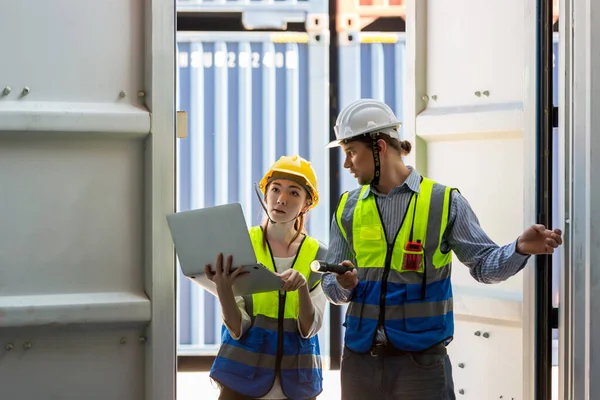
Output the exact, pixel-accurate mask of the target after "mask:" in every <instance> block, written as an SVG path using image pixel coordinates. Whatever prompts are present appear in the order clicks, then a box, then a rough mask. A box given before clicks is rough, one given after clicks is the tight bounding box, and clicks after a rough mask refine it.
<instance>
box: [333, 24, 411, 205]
mask: <svg viewBox="0 0 600 400" xmlns="http://www.w3.org/2000/svg"><path fill="white" fill-rule="evenodd" d="M338 43H339V65H340V67H339V79H340V82H339V103H340V104H339V108H340V110H341V109H342V108H343V107H345V106H346V105H347V104H348V103H350V102H352V101H354V100H356V99H359V98H361V97H372V98H375V99H378V100H381V101H385V102H386V103H387V104H388V105H389V106H390V107H391V108H392V110H393V111H394V112H395V113H396V115H397V116H398V118H399V119H400V120H401V121H402V120H403V116H404V51H405V49H406V40H405V34H404V33H387V32H386V33H382V32H377V33H376V32H341V33H340V34H339V40H338ZM402 132H403V131H402ZM343 162H344V160H343V157H340V169H343V167H342V165H343ZM340 179H341V183H340V188H341V190H342V192H344V191H346V190H351V189H353V188H355V187H356V186H357V185H358V183H357V182H356V179H354V178H353V177H352V175H351V174H350V173H348V172H347V171H342V172H341V173H340ZM340 194H341V193H339V194H337V195H338V196H339V195H340Z"/></svg>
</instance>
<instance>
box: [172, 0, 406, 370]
mask: <svg viewBox="0 0 600 400" xmlns="http://www.w3.org/2000/svg"><path fill="white" fill-rule="evenodd" d="M332 1H334V0H332ZM332 13H333V14H332ZM177 15H178V33H177V47H178V54H177V61H178V76H177V91H178V95H177V99H178V104H177V109H178V110H180V111H186V112H187V115H188V122H189V136H188V137H187V138H185V139H180V140H178V154H177V157H178V177H177V179H178V210H180V211H184V210H190V209H197V208H202V207H208V206H213V205H219V204H224V203H231V202H239V203H241V204H242V207H243V209H244V213H245V215H246V218H247V222H248V224H249V225H250V224H257V223H259V222H260V221H261V219H262V218H264V216H263V214H262V209H261V207H260V204H259V203H258V201H257V199H256V196H255V194H254V191H253V185H254V183H257V182H259V181H260V179H261V177H262V174H263V173H264V172H265V171H266V170H267V169H268V168H269V166H270V165H271V164H272V163H273V162H274V161H275V160H276V159H278V158H279V157H280V156H282V155H284V154H299V155H301V156H302V157H305V158H307V159H308V160H310V161H311V162H312V165H313V167H314V169H315V171H316V173H317V177H318V180H319V181H318V183H319V190H320V194H321V200H320V205H319V206H318V207H316V208H315V209H314V210H311V212H310V214H309V216H308V220H307V229H308V231H309V233H310V234H311V236H313V237H316V238H317V239H319V240H321V241H322V242H324V243H327V242H328V240H329V224H330V221H331V210H330V209H329V203H330V199H334V200H335V199H337V198H338V197H339V195H340V194H341V192H340V189H341V190H342V191H345V190H348V189H352V188H354V187H355V186H356V181H355V180H354V179H353V178H352V177H351V176H350V174H348V173H346V172H345V171H341V169H342V168H341V163H334V164H333V165H331V163H330V152H331V150H329V149H326V148H325V145H326V144H327V143H328V142H329V140H330V131H331V128H330V126H331V120H330V118H335V113H334V112H332V111H331V110H332V109H331V108H330V105H334V106H335V107H336V108H337V109H340V108H341V107H344V106H345V105H346V104H348V103H349V102H350V101H353V100H355V99H357V98H360V97H374V98H377V99H381V100H384V101H386V102H387V103H388V104H389V105H390V106H391V107H392V108H393V109H394V111H395V112H396V113H397V114H398V115H399V117H400V118H401V117H402V115H403V80H404V77H403V76H404V73H403V71H404V48H405V42H404V40H405V39H404V21H403V19H402V18H404V15H405V6H404V0H361V1H360V2H356V1H354V2H353V1H346V0H337V3H332V4H330V3H329V2H328V1H326V0H269V1H263V0H255V1H249V0H245V1H231V0H220V1H215V0H204V1H203V0H179V1H178V2H177ZM332 35H335V39H336V40H335V41H334V42H333V43H332V42H331V41H330V38H331V37H333V36H332ZM332 58H334V60H332ZM332 61H333V62H332ZM330 66H331V68H333V69H334V70H335V71H332V70H331V68H330ZM336 171H339V172H340V173H339V174H337V175H336V174H335V172H336ZM332 173H333V174H332ZM331 175H334V176H337V177H339V179H338V178H336V179H338V182H330V176H331ZM331 183H334V184H333V185H331ZM332 187H333V188H334V189H333V190H332V189H331V188H332ZM178 297H179V298H178V317H179V324H178V325H179V353H180V354H182V355H185V354H195V355H198V354H216V351H217V349H218V346H219V343H220V337H221V313H220V306H219V304H218V302H217V301H216V299H215V298H214V297H213V296H212V295H210V294H208V293H206V292H204V290H202V289H201V288H200V287H199V286H197V285H194V284H192V283H191V282H190V281H189V280H188V279H187V278H185V277H183V276H182V275H180V276H179V296H178ZM328 313H329V310H328V309H327V311H326V315H325V325H324V328H323V330H322V331H321V332H320V334H319V337H320V344H321V352H322V354H323V355H324V360H325V362H326V363H327V357H328V354H329V323H328V322H329V315H328Z"/></svg>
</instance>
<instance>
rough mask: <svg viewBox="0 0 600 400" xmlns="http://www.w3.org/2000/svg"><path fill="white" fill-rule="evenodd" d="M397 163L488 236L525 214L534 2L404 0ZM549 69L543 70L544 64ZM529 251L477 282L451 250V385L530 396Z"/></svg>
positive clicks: (461, 391) (462, 393) (512, 234)
mask: <svg viewBox="0 0 600 400" xmlns="http://www.w3.org/2000/svg"><path fill="white" fill-rule="evenodd" d="M406 11H407V24H406V25H407V29H406V64H407V67H406V80H405V87H406V91H405V96H406V97H405V104H406V105H405V109H404V115H405V123H404V129H403V131H404V134H405V138H406V139H408V140H410V141H411V143H412V144H413V145H414V147H413V152H412V154H411V155H410V156H409V157H408V158H407V160H406V161H407V164H410V165H415V166H416V167H417V169H418V170H419V172H421V173H422V174H423V175H425V176H427V177H429V178H431V179H434V180H436V181H438V182H440V183H443V184H445V185H448V186H452V187H455V188H458V189H459V190H460V192H461V193H462V195H463V196H464V197H465V198H466V199H467V200H468V202H469V203H470V205H471V207H472V209H473V210H474V211H475V213H476V215H477V217H478V219H479V223H480V224H481V226H482V227H483V229H484V230H485V231H486V232H487V233H488V235H489V236H490V237H491V238H492V239H493V240H494V241H495V242H496V243H498V244H499V245H507V244H510V243H511V242H513V241H515V240H516V239H517V237H518V236H519V235H520V234H521V232H522V231H523V230H524V229H525V228H526V227H527V226H529V225H531V224H533V223H536V222H537V218H536V209H537V205H536V199H537V186H536V185H537V184H536V179H537V172H538V171H537V170H536V163H537V159H536V154H537V148H536V135H537V132H536V118H537V114H536V103H537V100H536V97H537V92H536V79H537V71H536V68H537V67H536V52H537V47H536V20H535V14H536V2H535V1H533V0H527V1H525V2H523V1H520V0H507V1H502V2H482V1H479V0H459V1H446V0H429V1H420V0H419V1H417V0H412V1H408V2H407V8H406ZM550 73H551V71H550ZM534 267H535V259H534V258H531V259H530V261H529V262H528V264H527V266H526V267H525V268H524V270H523V271H521V272H519V273H518V274H517V275H515V276H514V277H512V278H510V279H508V280H507V281H505V282H502V283H497V284H483V283H480V282H477V281H476V280H475V279H474V278H473V277H472V276H471V274H470V270H469V268H467V266H465V265H463V264H462V263H461V262H460V261H459V260H458V259H457V258H456V256H455V257H454V267H453V277H452V281H453V287H454V315H455V334H454V340H453V342H452V343H451V344H450V346H449V352H450V357H451V359H452V361H453V363H452V366H453V374H454V380H455V388H456V394H457V396H459V397H460V398H465V399H499V398H504V399H511V398H514V399H523V398H526V399H532V398H534V397H533V388H532V386H531V385H530V383H531V382H533V381H534V370H533V357H534V336H533V327H534V322H535V313H534V308H533V306H534V298H535V297H534V296H535V285H534V281H535V279H534V278H535V269H534Z"/></svg>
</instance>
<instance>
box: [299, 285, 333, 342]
mask: <svg viewBox="0 0 600 400" xmlns="http://www.w3.org/2000/svg"><path fill="white" fill-rule="evenodd" d="M310 299H311V300H312V303H313V306H314V307H315V316H314V318H313V323H312V326H311V327H310V329H309V331H308V335H306V336H304V335H303V334H302V330H301V329H300V320H298V332H299V333H300V336H302V337H303V338H304V339H308V338H311V337H313V336H315V335H316V334H317V333H318V332H319V330H321V328H322V327H323V314H324V313H325V305H326V304H327V298H326V297H325V293H323V288H321V284H318V285H317V287H316V288H315V289H314V290H313V291H312V292H310Z"/></svg>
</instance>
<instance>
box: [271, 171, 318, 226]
mask: <svg viewBox="0 0 600 400" xmlns="http://www.w3.org/2000/svg"><path fill="white" fill-rule="evenodd" d="M265 202H266V203H267V208H268V209H269V214H270V216H271V219H272V220H273V221H275V222H287V221H290V220H291V219H293V218H295V217H296V216H298V214H300V212H301V211H306V210H308V207H309V206H310V199H309V197H308V194H307V193H306V190H305V189H304V188H303V187H302V186H300V185H299V184H297V183H296V182H294V181H291V180H288V179H276V180H274V181H272V182H271V183H269V185H268V186H267V192H266V193H265Z"/></svg>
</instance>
